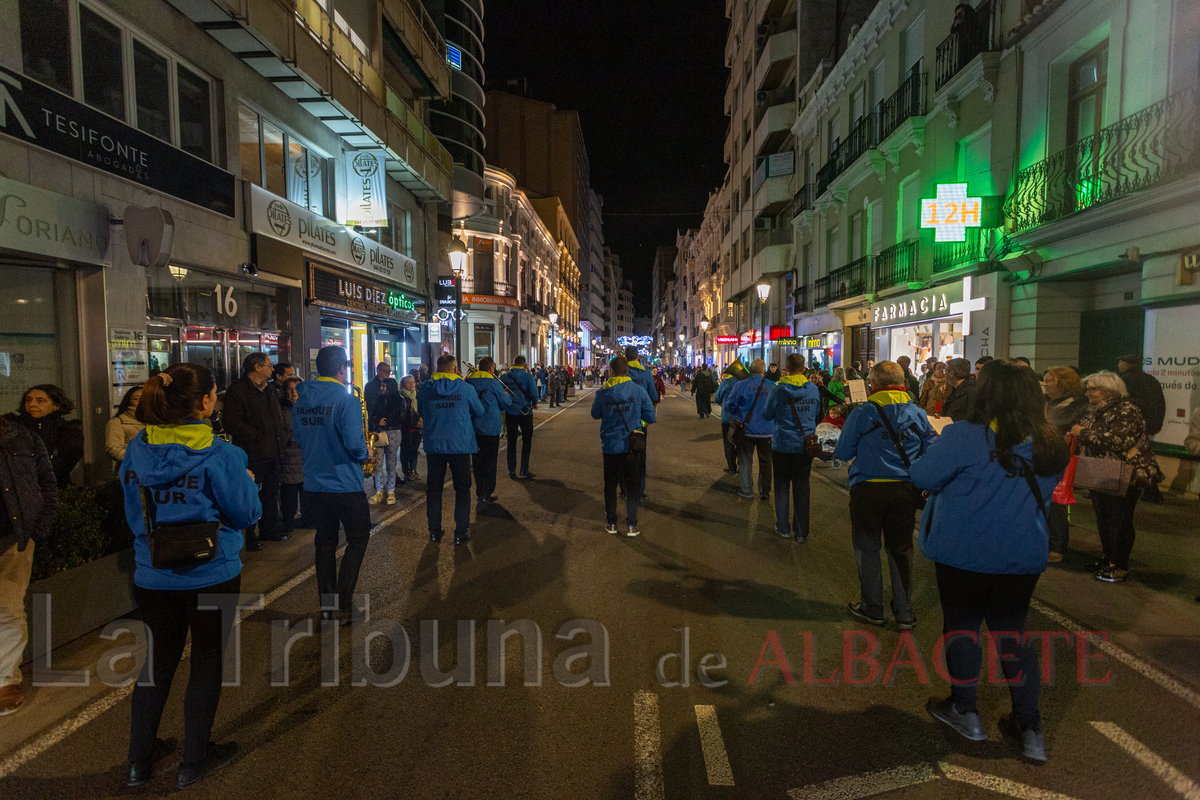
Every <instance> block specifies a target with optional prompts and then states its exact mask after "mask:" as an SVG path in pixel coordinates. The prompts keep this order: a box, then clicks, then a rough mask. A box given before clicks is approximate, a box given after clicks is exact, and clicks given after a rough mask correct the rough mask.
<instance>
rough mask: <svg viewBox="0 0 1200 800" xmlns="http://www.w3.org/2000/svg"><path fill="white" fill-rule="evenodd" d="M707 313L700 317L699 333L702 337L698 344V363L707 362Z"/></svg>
mask: <svg viewBox="0 0 1200 800" xmlns="http://www.w3.org/2000/svg"><path fill="white" fill-rule="evenodd" d="M708 326H709V321H708V315H707V314H705V315H704V316H703V317H701V318H700V335H701V336H702V337H703V338H702V339H701V340H700V341H701V345H700V363H701V364H707V363H708Z"/></svg>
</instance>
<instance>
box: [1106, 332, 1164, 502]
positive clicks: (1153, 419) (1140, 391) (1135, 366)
mask: <svg viewBox="0 0 1200 800" xmlns="http://www.w3.org/2000/svg"><path fill="white" fill-rule="evenodd" d="M1117 370H1119V371H1120V373H1121V379H1122V380H1123V381H1125V388H1126V389H1127V390H1128V391H1129V399H1130V400H1132V401H1133V404H1134V405H1135V406H1137V407H1138V410H1139V411H1141V412H1142V419H1144V420H1146V434H1147V435H1148V436H1153V435H1154V434H1156V433H1158V432H1159V431H1161V430H1162V427H1163V421H1164V420H1166V418H1167V400H1166V398H1165V397H1163V390H1162V384H1160V383H1159V382H1158V379H1157V378H1155V377H1154V376H1153V375H1147V374H1146V373H1145V372H1143V371H1142V359H1141V358H1140V357H1139V356H1138V355H1137V354H1136V353H1128V354H1126V355H1123V356H1121V357H1120V358H1119V359H1117ZM1142 499H1143V500H1147V501H1149V502H1151V503H1161V502H1162V491H1160V490H1159V488H1158V484H1153V485H1151V486H1149V487H1148V488H1146V489H1145V490H1144V491H1143V492H1142Z"/></svg>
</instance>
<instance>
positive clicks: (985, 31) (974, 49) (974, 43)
mask: <svg viewBox="0 0 1200 800" xmlns="http://www.w3.org/2000/svg"><path fill="white" fill-rule="evenodd" d="M959 8H960V9H961V8H965V9H966V11H965V12H964V13H966V14H967V16H966V17H965V18H964V19H963V20H962V21H961V22H958V23H956V27H955V28H953V29H952V31H951V33H950V35H949V36H947V37H946V38H945V39H944V40H943V41H942V43H941V44H939V45H938V48H937V56H936V61H935V67H934V84H933V89H934V91H938V90H940V89H941V88H942V87H943V86H945V85H946V84H947V83H949V82H950V81H951V80H953V78H954V76H955V75H957V74H958V73H960V72H962V71H963V70H964V69H966V67H967V65H968V64H970V63H971V62H972V61H974V60H975V57H976V56H978V55H979V54H980V53H984V52H988V51H990V50H994V49H995V45H994V37H995V30H994V24H993V23H994V18H995V14H994V13H993V3H992V0H984V2H982V3H980V4H979V7H978V8H976V9H975V10H974V11H973V12H972V11H971V7H970V6H969V5H967V4H965V3H964V4H962V5H960V6H959Z"/></svg>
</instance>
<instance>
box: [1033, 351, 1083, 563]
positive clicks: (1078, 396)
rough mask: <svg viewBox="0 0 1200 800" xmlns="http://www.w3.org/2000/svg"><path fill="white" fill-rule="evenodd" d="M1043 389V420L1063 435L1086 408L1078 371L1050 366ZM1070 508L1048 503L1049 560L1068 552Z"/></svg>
mask: <svg viewBox="0 0 1200 800" xmlns="http://www.w3.org/2000/svg"><path fill="white" fill-rule="evenodd" d="M1042 391H1043V392H1044V393H1045V395H1046V419H1047V420H1048V421H1049V422H1050V424H1051V425H1053V426H1054V427H1055V428H1057V429H1058V432H1059V433H1060V434H1062V435H1063V436H1064V437H1066V436H1067V435H1068V434H1069V433H1070V432H1071V428H1072V427H1074V426H1075V423H1077V422H1079V420H1080V419H1082V418H1083V415H1084V414H1086V413H1087V410H1088V401H1087V398H1086V397H1084V395H1083V383H1081V382H1080V380H1079V373H1078V372H1076V371H1075V370H1073V369H1071V368H1070V367H1051V368H1050V369H1048V370H1046V372H1045V374H1044V375H1042ZM1070 509H1071V507H1070V506H1069V505H1065V504H1063V503H1055V502H1051V503H1050V516H1049V523H1050V560H1051V561H1054V562H1058V561H1062V560H1063V555H1064V554H1066V552H1067V542H1068V540H1069V538H1070V532H1071V516H1070Z"/></svg>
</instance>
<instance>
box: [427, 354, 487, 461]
mask: <svg viewBox="0 0 1200 800" xmlns="http://www.w3.org/2000/svg"><path fill="white" fill-rule="evenodd" d="M417 405H418V406H420V408H421V417H422V418H423V419H424V420H425V438H424V440H423V442H422V446H423V447H424V448H425V452H426V453H442V454H447V455H452V454H458V455H462V454H464V453H476V452H479V445H477V444H476V443H475V427H474V425H473V424H472V421H473V420H476V419H479V418H481V417H483V415H484V413H485V412H484V409H483V403H481V402H479V393H478V392H476V391H475V389H474V387H472V386H471V385H470V384H469V383H467V382H466V381H464V380H463V379H462V378H461V377H460V376H458V375H455V374H454V373H452V372H435V373H433V375H432V376H431V377H430V379H429V380H427V381H426V382H425V383H422V384H421V388H420V389H418V390H417Z"/></svg>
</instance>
